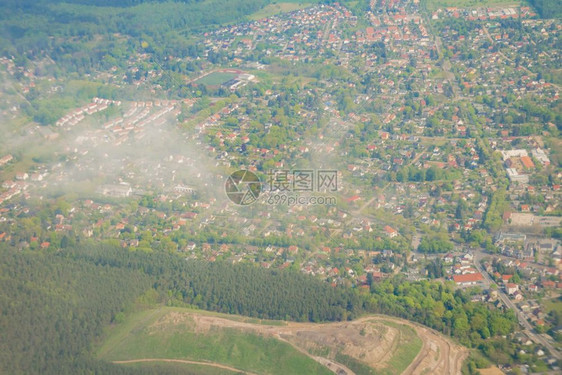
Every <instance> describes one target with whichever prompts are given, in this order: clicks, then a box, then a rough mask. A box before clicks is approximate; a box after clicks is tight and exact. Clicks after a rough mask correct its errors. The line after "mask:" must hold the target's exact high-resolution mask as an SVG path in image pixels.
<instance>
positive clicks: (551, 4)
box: [529, 0, 562, 18]
mask: <svg viewBox="0 0 562 375" xmlns="http://www.w3.org/2000/svg"><path fill="white" fill-rule="evenodd" d="M529 2H530V3H531V4H533V6H534V7H535V8H537V11H538V12H539V14H540V15H541V17H543V18H557V17H560V16H562V0H530V1H529Z"/></svg>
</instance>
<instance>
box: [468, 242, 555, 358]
mask: <svg viewBox="0 0 562 375" xmlns="http://www.w3.org/2000/svg"><path fill="white" fill-rule="evenodd" d="M484 255H485V254H483V253H482V252H481V251H475V252H474V265H475V266H476V269H477V270H478V272H480V273H481V274H482V276H483V277H484V282H485V283H486V284H487V285H488V286H490V285H496V286H497V284H496V283H495V281H494V280H492V278H491V277H490V275H489V274H488V272H486V270H484V269H483V268H482V266H481V265H480V260H481V259H482V257H483V256H484ZM497 291H498V296H499V298H500V300H501V301H502V302H503V303H504V304H505V305H506V306H507V307H509V308H510V309H513V311H515V313H516V314H517V319H518V320H519V323H520V324H521V325H522V326H523V328H525V333H526V334H527V335H528V336H529V338H530V339H531V340H533V341H534V342H535V343H538V344H541V345H542V346H544V347H545V348H547V349H548V351H549V352H550V353H551V354H552V356H553V357H555V358H556V359H560V358H562V357H561V356H560V352H559V351H558V350H556V348H554V346H552V345H551V344H550V342H548V341H547V340H546V339H545V338H544V337H542V336H541V335H539V334H537V333H535V332H534V330H533V326H532V325H531V324H530V323H529V322H528V321H527V316H526V315H525V314H524V313H523V312H522V311H521V310H519V309H518V308H517V306H515V304H514V303H513V302H512V301H511V300H510V299H509V297H508V296H507V295H506V294H505V293H504V292H503V290H502V289H501V288H500V287H499V286H498V289H497Z"/></svg>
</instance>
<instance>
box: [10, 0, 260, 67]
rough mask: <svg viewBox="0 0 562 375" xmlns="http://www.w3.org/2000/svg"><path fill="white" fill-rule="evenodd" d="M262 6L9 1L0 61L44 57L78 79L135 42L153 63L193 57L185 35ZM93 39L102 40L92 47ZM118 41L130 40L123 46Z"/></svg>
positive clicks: (248, 0) (218, 0) (250, 0)
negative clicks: (143, 47) (150, 55)
mask: <svg viewBox="0 0 562 375" xmlns="http://www.w3.org/2000/svg"><path fill="white" fill-rule="evenodd" d="M268 2H269V1H267V0H206V1H178V2H176V1H170V0H168V1H135V0H128V1H109V0H103V1H101V0H100V1H86V0H67V1H64V2H62V1H58V0H54V1H53V0H39V1H35V0H25V1H18V0H9V1H8V2H7V3H6V2H4V4H3V6H2V13H1V14H0V55H2V56H15V57H18V60H17V62H18V64H20V65H25V64H27V63H28V59H31V58H33V59H36V58H39V57H43V56H48V57H49V58H51V59H53V60H54V61H55V62H56V63H57V64H58V68H59V69H61V70H62V71H66V72H69V71H70V72H72V71H78V72H81V73H84V72H89V71H91V70H92V69H93V68H94V67H97V66H99V64H103V63H104V62H105V61H106V60H108V61H109V62H110V63H114V62H118V61H119V59H120V58H122V57H123V56H124V55H125V50H131V49H135V48H138V47H139V46H140V43H141V41H145V42H146V43H148V46H147V50H148V52H151V53H153V54H155V56H156V57H158V58H160V57H162V58H163V57H164V56H166V55H167V54H169V53H171V52H172V51H173V52H174V54H175V55H176V56H177V55H178V54H179V55H181V54H182V53H184V54H185V55H188V54H191V55H194V54H196V53H197V48H196V45H195V43H193V42H192V41H190V38H189V35H190V34H191V32H193V31H194V30H198V31H201V30H202V29H203V28H205V27H210V26H212V25H218V24H225V23H232V22H237V21H241V20H243V19H244V18H245V17H246V16H248V15H250V14H252V13H254V12H256V11H257V10H259V9H261V8H262V7H264V6H265V5H267V3H268ZM95 35H103V36H105V37H106V38H104V42H103V43H98V42H97V41H96V40H94V39H95V38H94V36H95ZM119 35H126V36H128V37H132V38H134V39H133V40H129V41H127V42H125V41H124V40H122V38H120V37H119ZM129 52H130V51H129ZM159 61H163V59H161V60H159ZM53 73H57V72H53Z"/></svg>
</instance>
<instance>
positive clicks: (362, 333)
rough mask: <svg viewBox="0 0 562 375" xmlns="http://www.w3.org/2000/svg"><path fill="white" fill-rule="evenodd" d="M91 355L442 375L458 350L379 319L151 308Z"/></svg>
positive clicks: (252, 369)
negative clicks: (297, 318) (308, 319)
mask: <svg viewBox="0 0 562 375" xmlns="http://www.w3.org/2000/svg"><path fill="white" fill-rule="evenodd" d="M97 355H98V358H99V359H102V360H105V361H111V362H113V363H115V364H121V365H123V366H130V365H131V364H136V365H141V364H143V365H154V364H155V363H174V364H176V365H179V364H184V365H186V366H189V365H193V364H199V365H207V366H208V367H214V368H219V369H220V368H222V369H223V370H224V369H229V370H232V371H245V372H246V373H260V374H261V373H268V374H296V373H306V374H328V373H331V372H330V371H328V369H331V370H333V371H334V372H335V371H338V370H340V371H345V373H348V374H352V373H355V374H399V373H406V374H410V373H423V372H424V371H428V370H430V369H433V371H434V372H435V373H436V374H449V373H457V372H458V371H459V370H460V366H461V364H462V361H463V360H464V358H465V356H466V350H465V349H461V348H460V347H459V346H457V345H453V344H451V343H450V342H449V341H448V340H446V339H444V338H443V337H442V336H440V335H438V334H436V333H434V332H432V331H431V330H428V329H425V328H422V327H419V326H417V325H414V324H412V323H409V322H406V321H403V320H400V319H395V318H390V317H383V316H367V317H363V318H361V319H358V320H355V321H351V322H340V323H325V324H315V323H290V322H280V321H267V320H257V319H250V318H245V317H241V316H232V315H224V314H216V313H209V312H201V311H197V310H190V309H181V308H158V309H154V310H148V311H143V312H140V313H136V314H133V315H131V316H130V317H129V318H127V320H126V321H125V322H124V323H123V324H120V325H117V326H114V327H111V329H110V330H109V332H108V335H107V338H106V339H105V340H104V343H103V344H102V345H101V346H100V348H98V350H97Z"/></svg>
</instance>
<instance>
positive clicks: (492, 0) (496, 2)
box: [426, 0, 528, 10]
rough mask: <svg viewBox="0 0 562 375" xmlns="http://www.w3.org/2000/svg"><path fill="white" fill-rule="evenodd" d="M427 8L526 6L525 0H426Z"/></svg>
mask: <svg viewBox="0 0 562 375" xmlns="http://www.w3.org/2000/svg"><path fill="white" fill-rule="evenodd" d="M426 1H427V9H429V10H436V9H439V8H447V7H457V8H479V7H483V8H484V7H497V6H504V5H523V6H527V5H528V3H527V2H526V1H514V0H426Z"/></svg>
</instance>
